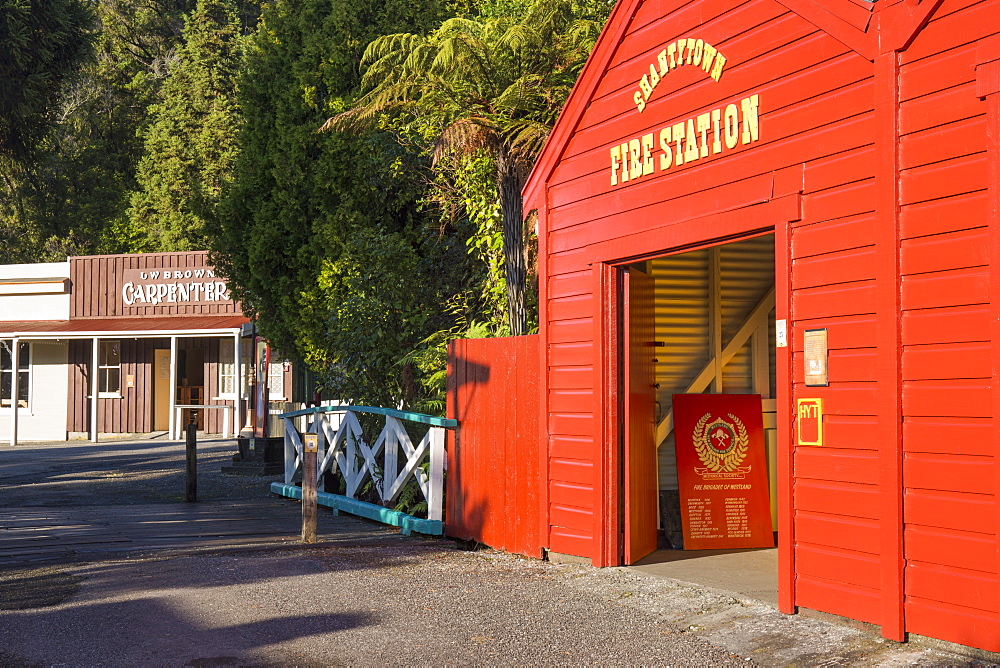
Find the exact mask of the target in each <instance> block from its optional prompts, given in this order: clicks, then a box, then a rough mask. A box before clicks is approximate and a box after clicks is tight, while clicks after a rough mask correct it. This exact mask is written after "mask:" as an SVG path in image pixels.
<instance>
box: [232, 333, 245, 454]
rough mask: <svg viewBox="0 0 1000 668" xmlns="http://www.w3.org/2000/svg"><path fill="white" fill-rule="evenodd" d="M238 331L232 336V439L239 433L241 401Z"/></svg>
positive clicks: (241, 387)
mask: <svg viewBox="0 0 1000 668" xmlns="http://www.w3.org/2000/svg"><path fill="white" fill-rule="evenodd" d="M240 338H241V337H240V330H238V329H237V330H236V333H235V334H233V349H234V350H233V374H234V376H235V377H234V378H233V392H234V393H235V394H236V398H235V399H233V420H232V422H231V423H230V424H231V425H232V426H233V438H235V437H237V436H239V433H240V427H239V425H240V401H241V400H242V399H243V360H242V359H240Z"/></svg>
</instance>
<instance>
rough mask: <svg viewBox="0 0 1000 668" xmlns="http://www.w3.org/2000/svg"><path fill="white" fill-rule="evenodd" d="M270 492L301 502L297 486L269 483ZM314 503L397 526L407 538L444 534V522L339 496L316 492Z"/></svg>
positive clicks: (337, 511) (299, 490)
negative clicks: (415, 535) (410, 536)
mask: <svg viewBox="0 0 1000 668" xmlns="http://www.w3.org/2000/svg"><path fill="white" fill-rule="evenodd" d="M271 491H272V492H273V493H275V494H279V495H281V496H286V497H288V498H290V499H298V500H299V501H301V500H302V488H301V487H299V486H298V485H283V484H282V483H280V482H272V483H271ZM316 503H318V504H319V505H321V506H325V507H327V508H330V509H332V510H333V513H334V514H335V515H336V514H337V513H350V514H351V515H357V516H358V517H365V518H367V519H370V520H375V521H376V522H381V523H382V524H389V525H392V526H397V527H399V528H400V529H401V530H402V533H403V534H404V535H406V536H409V535H410V533H412V532H414V531H416V532H417V533H422V534H426V535H428V536H441V535H443V534H444V522H441V521H439V520H425V519H423V518H420V517H414V516H413V515H407V514H406V513H403V512H400V511H398V510H391V509H389V508H383V507H382V506H377V505H375V504H374V503H368V502H367V501H358V500H357V499H351V498H348V497H346V496H342V495H340V494H330V493H329V492H317V493H316Z"/></svg>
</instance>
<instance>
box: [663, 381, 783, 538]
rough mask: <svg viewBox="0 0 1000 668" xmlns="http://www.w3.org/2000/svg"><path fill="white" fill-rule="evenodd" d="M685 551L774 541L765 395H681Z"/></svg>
mask: <svg viewBox="0 0 1000 668" xmlns="http://www.w3.org/2000/svg"><path fill="white" fill-rule="evenodd" d="M673 401H674V434H675V437H676V452H677V482H678V486H679V489H680V502H681V520H682V523H683V530H684V549H685V550H712V549H726V548H745V547H773V546H774V533H773V531H774V530H773V528H772V527H771V503H770V492H769V490H768V480H767V456H766V454H765V450H764V449H765V444H764V424H763V412H762V409H761V401H760V395H759V394H675V395H674V397H673Z"/></svg>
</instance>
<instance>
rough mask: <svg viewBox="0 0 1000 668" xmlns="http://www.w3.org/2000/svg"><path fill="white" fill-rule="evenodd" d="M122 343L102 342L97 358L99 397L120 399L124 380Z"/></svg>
mask: <svg viewBox="0 0 1000 668" xmlns="http://www.w3.org/2000/svg"><path fill="white" fill-rule="evenodd" d="M121 350H122V345H121V341H101V342H100V353H99V354H98V358H97V391H98V392H99V395H98V396H102V397H120V396H121V394H120V390H121V378H122V355H121Z"/></svg>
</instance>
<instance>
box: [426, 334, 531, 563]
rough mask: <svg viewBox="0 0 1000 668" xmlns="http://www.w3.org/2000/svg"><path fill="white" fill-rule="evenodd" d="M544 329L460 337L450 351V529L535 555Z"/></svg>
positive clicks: (447, 493)
mask: <svg viewBox="0 0 1000 668" xmlns="http://www.w3.org/2000/svg"><path fill="white" fill-rule="evenodd" d="M538 345H539V341H538V336H537V335H534V336H519V337H515V338H497V339H459V340H456V341H453V342H452V343H451V345H450V347H449V350H448V417H449V418H453V419H457V420H459V422H460V427H459V431H458V438H457V440H456V438H455V436H454V434H450V435H449V440H448V475H447V476H445V480H446V484H447V490H446V491H445V501H446V503H447V506H448V507H447V512H446V513H445V532H446V533H447V534H448V535H449V536H452V537H453V538H462V539H465V540H474V541H476V542H479V543H483V544H485V545H489V546H491V547H495V548H498V549H502V550H506V551H508V552H516V553H518V554H524V555H527V556H531V557H540V556H541V543H540V541H539V535H538V513H539V511H538V489H539V484H540V481H539V477H538V463H539V452H538V450H539V443H540V438H539V432H538V410H539V399H540V395H539V393H538V377H539V373H538V360H539V358H538Z"/></svg>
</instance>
